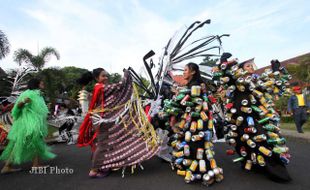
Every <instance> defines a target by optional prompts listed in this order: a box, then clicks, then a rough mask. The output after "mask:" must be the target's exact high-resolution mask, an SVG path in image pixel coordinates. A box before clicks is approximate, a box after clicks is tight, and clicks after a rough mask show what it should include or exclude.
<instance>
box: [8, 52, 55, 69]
mask: <svg viewBox="0 0 310 190" xmlns="http://www.w3.org/2000/svg"><path fill="white" fill-rule="evenodd" d="M52 55H54V56H55V57H56V58H57V60H59V59H60V55H59V53H58V51H57V50H56V49H54V48H52V47H45V48H43V49H42V50H41V51H40V52H39V54H38V55H32V54H31V53H30V52H29V51H28V50H26V49H18V50H17V51H15V53H14V61H15V62H17V63H18V65H21V64H22V63H23V62H25V63H28V64H30V65H31V66H33V67H34V68H36V69H37V70H38V71H41V70H42V69H43V67H44V65H45V64H46V62H47V61H49V59H50V57H51V56H52Z"/></svg>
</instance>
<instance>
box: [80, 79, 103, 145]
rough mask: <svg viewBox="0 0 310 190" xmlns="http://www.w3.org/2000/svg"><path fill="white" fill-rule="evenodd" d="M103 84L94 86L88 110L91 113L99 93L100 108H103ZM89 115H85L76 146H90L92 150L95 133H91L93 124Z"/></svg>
mask: <svg viewBox="0 0 310 190" xmlns="http://www.w3.org/2000/svg"><path fill="white" fill-rule="evenodd" d="M103 87H104V85H103V84H96V85H95V87H94V90H93V96H92V99H91V102H90V104H89V108H88V110H89V111H91V110H93V109H94V108H95V106H96V103H97V102H98V99H99V95H100V92H102V102H101V108H102V109H103V106H104V91H103V89H104V88H103ZM90 116H91V115H90V114H89V113H87V114H86V116H85V118H84V121H83V123H82V125H81V126H80V131H79V137H78V146H80V147H82V146H87V145H90V146H91V147H92V149H93V150H94V148H95V146H94V143H93V141H94V140H95V139H96V136H97V131H96V132H95V133H94V132H93V124H92V120H91V117H90Z"/></svg>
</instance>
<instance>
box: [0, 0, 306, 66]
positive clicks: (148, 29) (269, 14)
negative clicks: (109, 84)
mask: <svg viewBox="0 0 310 190" xmlns="http://www.w3.org/2000/svg"><path fill="white" fill-rule="evenodd" d="M307 7H308V8H307ZM309 7H310V1H308V0H273V1H270V0H256V1H246V0H223V1H220V0H217V1H216V0H213V1H211V0H156V1H155V0H0V30H2V31H3V32H4V33H6V35H7V37H8V39H9V41H10V44H11V53H10V54H9V55H8V56H7V57H6V58H4V59H2V60H0V66H1V67H2V68H4V69H10V68H15V67H17V64H16V63H15V62H14V61H13V53H14V51H15V50H17V49H19V48H25V49H28V50H30V51H31V52H32V53H33V54H37V52H38V50H40V49H41V48H43V47H47V46H51V47H54V48H55V49H57V50H58V51H59V53H60V57H61V58H60V60H56V59H55V58H51V59H50V61H49V62H48V63H47V65H46V67H65V66H76V67H81V68H86V69H89V70H90V69H94V68H97V67H103V68H105V69H106V70H108V71H109V72H121V71H122V70H123V68H128V67H129V66H132V67H133V68H135V69H136V70H137V71H139V70H140V69H141V67H142V65H143V62H142V57H143V56H144V55H145V54H146V53H147V52H148V51H149V50H150V49H152V50H154V51H155V53H156V55H155V56H156V57H159V56H160V55H161V53H162V49H163V48H164V46H165V45H166V43H167V41H168V40H169V38H170V37H172V35H173V34H174V33H175V32H176V31H177V30H179V29H180V28H182V27H184V26H188V25H190V24H191V23H192V22H194V21H196V20H201V21H203V20H206V19H211V24H210V25H208V26H207V27H206V28H205V29H204V31H203V32H204V33H205V34H206V35H210V34H212V35H215V34H216V35H221V34H230V37H229V38H225V39H223V44H222V45H223V50H224V51H227V52H231V53H232V54H233V56H234V57H237V58H238V59H239V60H241V61H242V60H247V59H250V58H253V57H255V63H256V65H257V66H258V67H263V66H266V65H268V64H269V63H270V60H271V59H275V58H277V59H279V60H280V61H282V60H285V59H289V58H291V57H294V56H298V55H301V54H304V53H308V52H310V37H309V34H310V12H309Z"/></svg>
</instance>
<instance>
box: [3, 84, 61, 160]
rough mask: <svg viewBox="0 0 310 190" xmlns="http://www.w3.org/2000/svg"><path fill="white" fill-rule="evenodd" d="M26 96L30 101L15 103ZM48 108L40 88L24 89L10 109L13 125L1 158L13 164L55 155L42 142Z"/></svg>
mask: <svg viewBox="0 0 310 190" xmlns="http://www.w3.org/2000/svg"><path fill="white" fill-rule="evenodd" d="M26 97H28V98H30V99H31V102H30V103H27V104H25V105H24V107H22V108H19V107H18V106H17V105H18V103H19V102H21V101H23V100H24V99H25V98H26ZM47 114H48V109H47V106H46V104H45V102H44V99H43V97H42V96H41V92H40V90H26V91H25V92H23V93H22V94H21V95H20V96H19V98H18V99H17V101H16V103H15V105H14V108H13V110H12V117H13V120H14V122H13V125H12V128H11V130H10V132H9V134H8V140H9V144H8V145H7V147H6V149H5V150H4V152H3V154H2V155H1V157H0V159H1V160H9V161H10V162H11V163H13V164H21V163H24V162H27V161H31V160H32V159H33V158H34V157H36V156H38V157H39V158H40V159H44V160H45V159H51V158H54V157H55V155H54V154H53V153H51V152H50V149H49V148H48V146H47V145H46V143H45V142H44V137H46V135H47V132H48V131H47V124H46V123H47V122H46V118H47Z"/></svg>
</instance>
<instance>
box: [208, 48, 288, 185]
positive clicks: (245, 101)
mask: <svg viewBox="0 0 310 190" xmlns="http://www.w3.org/2000/svg"><path fill="white" fill-rule="evenodd" d="M225 56H227V57H226V58H225ZM230 56H231V54H229V53H224V54H223V56H222V59H221V63H220V64H219V66H218V68H217V71H216V72H214V78H215V79H218V80H219V83H220V84H221V85H222V86H223V87H224V89H225V90H226V102H225V108H226V118H225V120H226V123H227V125H226V126H225V131H226V140H227V142H228V143H229V144H230V145H232V146H234V147H235V151H236V152H237V153H238V154H239V155H240V157H239V158H237V159H235V160H234V162H238V161H240V162H241V163H242V167H243V168H244V169H246V170H251V168H252V165H256V166H258V168H259V167H265V168H266V169H267V171H268V172H269V173H270V174H271V175H274V176H275V177H277V178H280V179H282V180H289V179H290V177H289V175H288V174H287V171H286V169H285V166H284V165H285V164H288V163H289V160H290V154H289V153H288V148H287V147H286V145H285V142H286V140H285V138H284V137H282V136H281V135H280V128H279V127H280V125H279V121H280V117H279V114H278V113H277V112H276V111H275V109H274V99H275V97H276V96H281V95H282V94H283V93H285V91H286V86H287V85H288V80H289V79H290V75H288V72H287V71H286V69H285V68H283V67H280V68H279V69H277V68H276V69H275V70H271V69H267V70H265V72H264V73H263V74H262V75H260V76H258V75H255V74H249V73H248V72H247V71H245V70H243V68H241V67H240V65H238V62H237V60H232V61H227V58H228V57H230ZM235 151H233V150H228V151H227V154H233V153H234V152H235Z"/></svg>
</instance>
